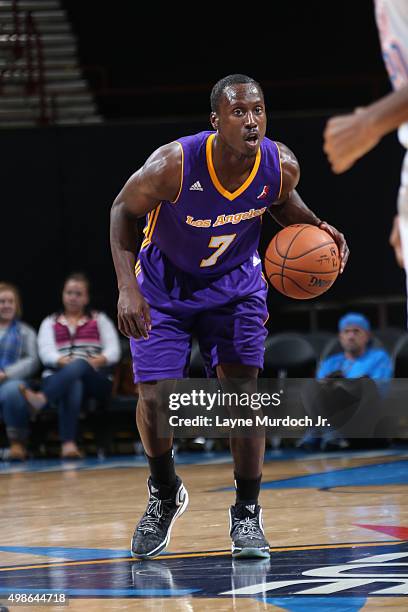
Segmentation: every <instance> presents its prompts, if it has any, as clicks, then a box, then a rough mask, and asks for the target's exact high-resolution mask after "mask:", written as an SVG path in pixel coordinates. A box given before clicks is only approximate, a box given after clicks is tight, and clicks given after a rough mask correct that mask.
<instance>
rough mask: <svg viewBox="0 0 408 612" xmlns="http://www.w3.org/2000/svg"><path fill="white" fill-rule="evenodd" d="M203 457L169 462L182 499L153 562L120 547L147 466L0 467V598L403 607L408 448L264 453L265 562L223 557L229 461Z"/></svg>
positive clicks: (140, 500) (81, 605)
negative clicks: (267, 457)
mask: <svg viewBox="0 0 408 612" xmlns="http://www.w3.org/2000/svg"><path fill="white" fill-rule="evenodd" d="M201 460H202V458H201ZM210 461H216V463H211V462H210V463H209V464H201V465H197V464H193V463H192V464H189V465H180V466H179V467H178V473H179V474H180V476H181V477H182V478H183V481H184V483H185V485H186V487H187V488H188V491H189V494H190V505H189V508H188V509H187V511H186V512H185V514H184V515H183V516H182V517H181V518H180V519H179V520H178V521H177V523H176V525H175V527H174V529H173V532H172V539H171V542H170V546H169V548H168V550H167V551H166V554H165V555H163V556H161V557H160V558H158V559H156V560H151V561H148V562H146V561H143V562H141V561H136V560H132V559H131V558H130V557H129V553H128V546H129V542H130V537H131V534H132V532H133V529H134V526H135V523H136V521H137V520H138V518H139V517H140V515H141V513H142V512H143V511H144V508H145V505H146V493H147V489H146V476H147V470H146V468H145V467H140V466H134V465H132V464H131V462H130V464H129V463H126V462H125V463H123V462H122V463H121V461H120V460H119V462H116V463H115V462H113V463H112V462H109V461H108V462H107V463H106V464H105V463H98V462H96V461H95V462H94V464H92V465H91V464H89V465H88V464H87V462H84V463H82V464H73V465H70V464H65V465H64V469H60V467H58V465H57V466H56V467H55V466H54V467H53V468H52V470H54V471H36V469H35V466H34V467H33V468H31V467H30V468H28V467H25V468H24V469H22V470H16V469H11V470H7V469H5V468H3V471H2V470H1V469H0V507H1V513H0V601H1V602H2V604H3V605H6V606H7V607H8V609H9V610H19V611H22V610H64V609H65V610H67V611H68V610H69V611H72V610H87V611H94V610H95V611H99V610H166V611H167V610H169V611H173V610H174V611H175V610H177V611H178V610H182V611H192V610H199V611H201V610H211V611H212V612H214V611H217V610H251V611H252V610H292V611H293V612H300V611H303V610H305V611H307V612H309V611H310V612H312V611H313V612H323V611H324V610H330V612H334V611H337V610H339V611H342V610H343V611H345V610H347V611H348V612H349V611H351V610H389V609H392V610H394V609H398V610H401V611H402V610H405V611H406V610H408V543H407V541H408V489H407V482H408V470H407V468H408V450H405V451H404V450H400V451H396V452H390V451H378V452H374V451H371V452H361V453H357V452H354V453H338V454H335V455H328V454H326V455H296V454H295V455H294V456H290V457H287V458H285V456H282V457H279V458H278V459H274V460H271V461H268V462H267V463H266V464H265V468H264V476H263V479H264V488H263V490H262V492H261V504H262V506H263V512H264V523H265V531H266V534H267V536H268V539H269V542H270V544H271V558H270V561H268V560H267V561H266V562H265V561H253V560H249V561H232V560H231V556H230V552H229V551H230V540H229V536H228V514H227V510H228V506H229V504H230V503H232V501H233V498H234V495H233V491H232V490H230V487H231V485H232V465H231V463H229V462H228V463H227V462H222V459H220V458H217V457H216V456H215V457H212V458H211V459H210ZM218 461H219V462H218ZM54 463H58V462H54ZM61 466H62V464H61ZM6 467H7V466H6ZM9 591H10V592H13V593H16V594H18V593H26V594H27V593H33V594H35V593H47V592H51V593H60V592H65V593H68V594H71V597H70V600H69V606H68V607H61V606H58V605H47V606H44V605H36V606H25V605H19V606H14V605H13V604H10V603H7V601H6V600H7V596H8V592H9Z"/></svg>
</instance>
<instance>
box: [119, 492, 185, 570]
mask: <svg viewBox="0 0 408 612" xmlns="http://www.w3.org/2000/svg"><path fill="white" fill-rule="evenodd" d="M184 491H185V493H186V494H185V497H184V500H183V503H182V505H181V506H179V508H178V510H177V512H176V514H175V515H174V516H173V518H172V521H171V523H170V525H169V530H168V532H167V536H166V538H165V540H163V542H162V543H161V544H159V545H158V546H156V548H154V549H153V550H152V551H151V552H149V553H144V554H139V553H135V552H133V550H132V540H133V538H132V540H130V554H131V555H132V557H133V558H134V559H153V558H154V557H157V556H158V555H159V554H160V553H161V552H162V551H163V550H164V549H165V548H166V547H167V546H168V545H169V542H170V535H171V530H172V529H173V525H174V523H175V522H176V520H177V519H178V518H179V517H180V516H181V515H182V514H183V512H185V511H186V509H187V506H188V501H189V497H188V491H187V489H186V488H185V489H184Z"/></svg>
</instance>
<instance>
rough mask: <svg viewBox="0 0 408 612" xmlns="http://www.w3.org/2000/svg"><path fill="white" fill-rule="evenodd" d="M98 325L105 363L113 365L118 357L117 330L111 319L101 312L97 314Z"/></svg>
mask: <svg viewBox="0 0 408 612" xmlns="http://www.w3.org/2000/svg"><path fill="white" fill-rule="evenodd" d="M98 327H99V333H100V335H101V342H102V353H101V355H103V356H104V357H105V359H106V365H108V366H110V365H114V364H115V363H118V361H119V359H120V342H119V336H118V332H117V331H116V329H115V326H114V325H113V323H112V321H111V320H110V319H109V317H107V316H106V314H104V313H103V312H101V313H99V314H98Z"/></svg>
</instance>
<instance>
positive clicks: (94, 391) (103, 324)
mask: <svg viewBox="0 0 408 612" xmlns="http://www.w3.org/2000/svg"><path fill="white" fill-rule="evenodd" d="M62 303H63V309H62V310H61V311H60V312H57V313H55V314H52V315H51V316H49V317H47V318H46V319H44V321H43V322H42V323H41V327H40V330H39V333H38V352H39V355H40V359H41V361H42V362H43V364H44V367H45V368H46V370H45V372H44V380H43V383H42V388H41V391H39V392H34V391H32V390H31V389H30V388H28V387H21V392H22V394H23V395H24V397H25V399H26V401H27V402H28V404H29V405H30V406H31V407H32V409H34V410H37V411H38V410H41V409H43V408H44V407H45V406H46V405H47V404H48V403H49V402H52V403H56V404H57V405H58V409H59V433H60V438H61V442H62V448H61V456H62V457H63V458H70V459H75V458H80V457H81V456H82V455H81V453H80V451H79V449H78V446H77V443H76V431H77V423H78V417H79V412H80V409H81V405H82V403H83V400H84V399H85V398H89V397H94V398H96V399H97V400H99V401H101V402H104V401H106V400H107V399H108V398H109V397H110V394H111V390H112V380H111V376H110V366H112V365H114V364H115V363H117V362H118V361H119V359H120V344H119V337H118V334H117V332H116V329H115V326H114V325H113V323H112V321H111V320H110V319H109V318H108V317H107V316H106V315H105V314H104V313H102V312H96V311H92V310H90V308H89V306H88V305H89V281H88V279H87V278H86V276H84V275H83V274H71V275H70V276H68V278H67V279H66V280H65V283H64V288H63V292H62Z"/></svg>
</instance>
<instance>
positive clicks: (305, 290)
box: [264, 224, 340, 300]
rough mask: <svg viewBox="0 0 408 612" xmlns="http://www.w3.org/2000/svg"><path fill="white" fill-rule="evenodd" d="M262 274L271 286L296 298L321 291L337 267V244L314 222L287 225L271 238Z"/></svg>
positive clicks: (329, 282) (315, 294) (307, 298)
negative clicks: (264, 272) (310, 223)
mask: <svg viewBox="0 0 408 612" xmlns="http://www.w3.org/2000/svg"><path fill="white" fill-rule="evenodd" d="M264 265H265V271H266V276H267V278H268V280H269V282H270V283H271V285H272V286H273V287H275V289H277V290H278V291H280V292H281V293H283V294H284V295H286V296H288V297H291V298H294V299H297V300H310V299H311V298H314V297H317V296H318V295H321V294H322V293H324V292H325V291H327V290H328V289H330V287H331V286H332V284H333V283H334V281H335V280H336V278H337V275H338V273H339V269H340V256H339V250H338V248H337V244H336V243H335V242H334V240H333V238H332V237H331V236H330V235H329V234H328V233H327V232H325V231H324V230H322V229H320V228H319V227H316V226H315V225H307V224H296V225H289V226H288V227H285V228H284V229H283V230H281V231H280V232H278V233H277V234H276V236H274V238H273V239H272V240H271V242H270V243H269V245H268V248H267V249H266V253H265V260H264Z"/></svg>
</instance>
